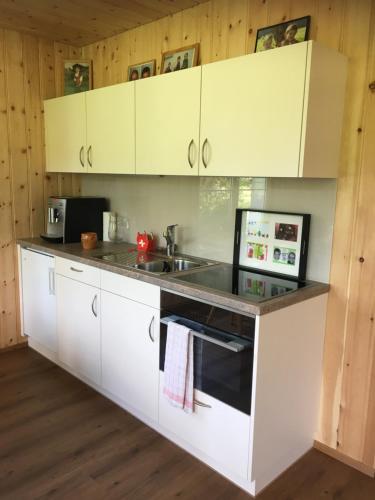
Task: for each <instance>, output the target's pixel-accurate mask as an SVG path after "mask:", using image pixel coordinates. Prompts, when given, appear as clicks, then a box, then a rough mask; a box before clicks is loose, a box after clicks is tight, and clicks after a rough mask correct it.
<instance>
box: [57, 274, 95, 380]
mask: <svg viewBox="0 0 375 500" xmlns="http://www.w3.org/2000/svg"><path fill="white" fill-rule="evenodd" d="M56 297H57V332H58V342H59V359H60V361H62V362H63V363H65V364H66V365H67V366H68V367H70V368H71V369H72V370H73V371H74V372H76V373H77V374H80V375H82V376H83V377H85V378H87V379H89V380H91V381H92V382H95V383H96V384H99V383H100V315H99V312H100V291H99V289H98V288H95V287H92V286H89V285H86V284H84V283H80V282H79V281H75V280H72V279H71V278H66V277H65V276H61V275H59V274H57V275H56Z"/></svg>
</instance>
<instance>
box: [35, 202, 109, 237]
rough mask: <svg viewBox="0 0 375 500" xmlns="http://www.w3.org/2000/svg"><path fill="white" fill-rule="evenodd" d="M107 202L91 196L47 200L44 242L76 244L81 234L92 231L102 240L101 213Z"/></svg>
mask: <svg viewBox="0 0 375 500" xmlns="http://www.w3.org/2000/svg"><path fill="white" fill-rule="evenodd" d="M106 210H107V200H106V199H105V198H97V197H93V196H82V197H75V196H72V197H63V196H53V197H50V198H48V208H47V231H46V233H43V234H41V235H40V236H41V238H43V239H44V240H47V241H50V242H55V243H76V242H79V241H81V233H85V232H88V231H92V232H94V233H96V234H97V235H98V240H102V239H103V212H105V211H106Z"/></svg>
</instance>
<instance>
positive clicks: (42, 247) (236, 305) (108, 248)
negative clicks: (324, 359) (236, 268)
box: [17, 238, 329, 316]
mask: <svg viewBox="0 0 375 500" xmlns="http://www.w3.org/2000/svg"><path fill="white" fill-rule="evenodd" d="M17 243H18V244H19V245H21V247H27V248H30V249H34V250H39V251H41V252H46V253H49V254H51V255H55V256H56V257H62V258H66V259H71V260H73V261H76V262H81V263H82V264H87V265H90V266H94V267H97V268H99V269H104V270H106V271H110V272H114V273H117V274H121V275H123V276H127V277H129V278H134V279H139V280H141V281H144V282H146V283H151V284H153V285H157V286H160V287H161V288H163V289H165V290H168V291H174V292H177V293H181V294H184V295H189V296H190V297H193V298H196V299H198V300H199V299H201V300H204V301H207V302H212V303H214V304H217V305H221V306H224V307H226V308H229V309H232V310H234V311H236V312H239V313H242V314H246V315H251V316H253V315H263V314H267V313H269V312H272V311H276V310H278V309H282V308H284V307H288V306H290V305H293V304H296V303H298V302H302V301H303V300H307V299H310V298H312V297H316V296H318V295H322V294H323V293H327V292H328V291H329V285H328V284H326V283H319V282H314V281H309V286H307V287H304V288H300V289H297V290H295V291H293V292H290V293H287V294H285V295H281V296H279V297H275V298H270V299H267V300H264V301H263V302H252V301H251V300H249V299H245V298H242V297H238V296H236V295H233V294H230V293H226V292H221V291H219V290H213V289H210V288H207V287H204V286H201V285H197V284H193V283H187V282H182V281H180V280H177V279H175V278H174V276H176V274H177V273H173V274H171V273H170V274H168V275H157V274H150V273H148V272H144V271H141V270H138V269H132V268H125V267H120V266H119V265H116V264H114V263H111V262H109V261H106V260H102V259H99V258H98V256H100V255H103V254H106V253H121V252H131V251H134V250H135V248H136V246H135V245H134V244H130V243H112V242H99V244H98V247H97V248H96V249H95V250H83V249H82V247H81V244H80V243H68V244H62V243H49V242H47V241H44V240H42V239H41V238H25V239H19V240H18V241H17ZM204 260H206V261H207V262H213V261H210V260H209V259H204ZM218 266H231V265H230V264H224V263H220V262H218V263H215V264H213V265H211V266H210V269H213V268H214V267H218ZM206 269H207V266H206V267H201V268H199V269H194V270H190V271H182V272H178V275H179V276H180V275H182V274H189V275H190V274H191V273H193V272H194V273H199V272H202V271H203V270H206Z"/></svg>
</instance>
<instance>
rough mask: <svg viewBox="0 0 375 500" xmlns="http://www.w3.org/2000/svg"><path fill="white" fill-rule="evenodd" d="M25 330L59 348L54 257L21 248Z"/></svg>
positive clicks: (44, 342) (40, 341) (28, 334)
mask: <svg viewBox="0 0 375 500" xmlns="http://www.w3.org/2000/svg"><path fill="white" fill-rule="evenodd" d="M21 263H22V270H21V272H22V304H23V333H24V334H25V335H27V336H29V337H31V338H32V339H33V340H36V341H37V342H39V343H40V344H41V345H42V346H44V347H46V348H47V349H49V350H50V351H52V352H56V351H57V331H56V297H55V285H54V283H55V259H54V257H51V256H49V255H43V254H40V253H36V252H32V251H30V250H25V249H22V250H21Z"/></svg>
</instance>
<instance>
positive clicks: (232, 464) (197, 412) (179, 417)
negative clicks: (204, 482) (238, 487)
mask: <svg viewBox="0 0 375 500" xmlns="http://www.w3.org/2000/svg"><path fill="white" fill-rule="evenodd" d="M163 379H164V374H163V372H160V391H159V423H160V425H161V426H163V427H164V428H165V429H167V430H168V431H170V432H172V433H173V434H175V435H176V436H178V437H179V438H180V439H182V440H183V441H185V442H186V443H188V444H190V445H191V446H193V447H194V448H197V449H198V450H200V451H202V452H203V453H205V454H206V455H208V456H209V457H210V458H212V459H213V460H215V461H216V462H219V463H220V464H222V465H223V466H224V467H225V468H227V469H228V470H230V471H233V472H234V473H235V474H237V475H238V476H241V477H243V478H244V479H247V476H248V464H249V456H250V451H249V443H250V441H249V440H250V417H249V415H245V414H244V413H242V412H240V411H238V410H236V409H234V408H231V407H230V406H228V405H226V404H224V403H221V402H220V401H218V400H217V399H214V398H212V397H210V396H207V395H206V394H203V393H200V392H199V391H195V399H196V400H198V401H200V402H202V403H204V404H207V405H209V406H211V408H204V407H201V406H197V405H195V409H194V413H193V414H191V415H189V414H187V413H185V412H184V411H183V410H180V409H178V408H175V407H174V406H172V405H171V404H170V403H169V402H168V401H167V400H166V398H165V396H164V395H163V394H162V390H163Z"/></svg>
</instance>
